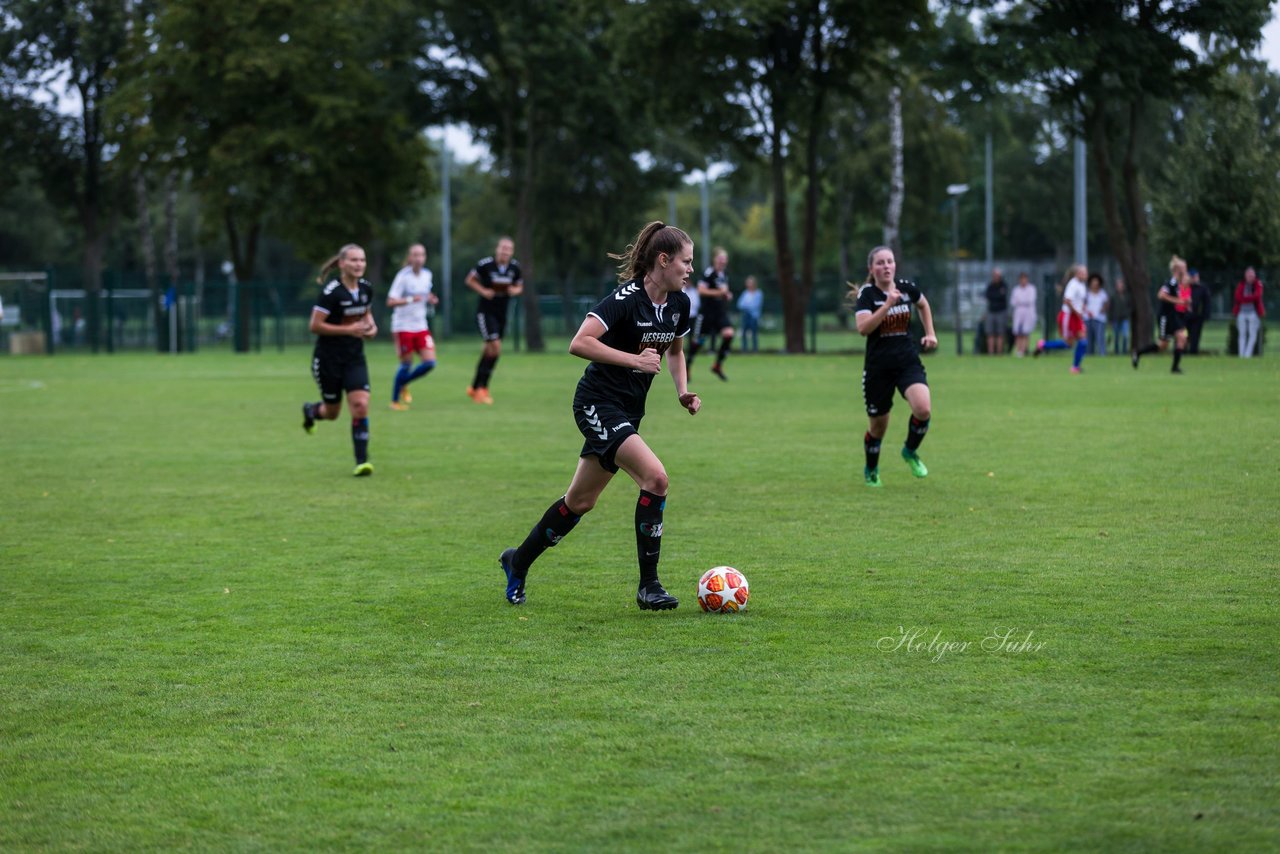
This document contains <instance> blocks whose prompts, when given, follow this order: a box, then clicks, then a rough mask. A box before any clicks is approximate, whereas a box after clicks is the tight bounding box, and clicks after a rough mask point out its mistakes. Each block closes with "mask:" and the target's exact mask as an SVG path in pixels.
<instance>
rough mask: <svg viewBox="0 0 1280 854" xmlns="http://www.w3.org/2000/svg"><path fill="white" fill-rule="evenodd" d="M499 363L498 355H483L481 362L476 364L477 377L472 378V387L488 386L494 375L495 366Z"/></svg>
mask: <svg viewBox="0 0 1280 854" xmlns="http://www.w3.org/2000/svg"><path fill="white" fill-rule="evenodd" d="M496 364H498V358H497V357H496V356H493V357H490V356H481V357H480V362H479V364H477V365H476V378H475V379H474V380H472V382H471V387H472V388H488V387H489V377H491V376H493V366H494V365H496Z"/></svg>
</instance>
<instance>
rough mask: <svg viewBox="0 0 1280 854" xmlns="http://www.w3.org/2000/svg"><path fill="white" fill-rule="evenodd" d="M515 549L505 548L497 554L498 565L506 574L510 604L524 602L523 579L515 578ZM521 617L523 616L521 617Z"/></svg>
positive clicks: (521, 603)
mask: <svg viewBox="0 0 1280 854" xmlns="http://www.w3.org/2000/svg"><path fill="white" fill-rule="evenodd" d="M515 557H516V550H515V549H505V550H503V552H502V554H501V555H499V556H498V565H499V566H501V567H502V571H503V572H505V573H506V574H507V601H508V602H510V603H511V604H512V605H523V604H524V579H523V578H516V570H515V563H514V561H515ZM521 619H523V617H522V618H521Z"/></svg>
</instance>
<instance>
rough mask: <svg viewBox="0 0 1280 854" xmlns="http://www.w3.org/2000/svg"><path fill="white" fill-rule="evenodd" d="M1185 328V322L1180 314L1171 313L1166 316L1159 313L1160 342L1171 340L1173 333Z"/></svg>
mask: <svg viewBox="0 0 1280 854" xmlns="http://www.w3.org/2000/svg"><path fill="white" fill-rule="evenodd" d="M1186 328H1187V321H1186V320H1185V319H1184V318H1183V316H1182V315H1181V314H1179V313H1178V312H1176V311H1171V312H1169V313H1168V314H1165V313H1164V312H1161V313H1160V335H1159V338H1160V340H1161V341H1167V340H1168V339H1170V338H1172V337H1173V335H1174V333H1175V332H1181V331H1182V330H1184V329H1186Z"/></svg>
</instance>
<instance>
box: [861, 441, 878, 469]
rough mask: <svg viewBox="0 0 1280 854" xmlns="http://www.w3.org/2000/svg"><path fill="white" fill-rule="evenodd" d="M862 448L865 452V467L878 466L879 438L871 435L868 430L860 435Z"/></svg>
mask: <svg viewBox="0 0 1280 854" xmlns="http://www.w3.org/2000/svg"><path fill="white" fill-rule="evenodd" d="M862 449H863V450H864V451H866V452H867V468H869V469H871V470H873V471H874V470H875V469H877V468H879V466H880V440H879V439H877V438H876V437H875V436H872V435H871V433H870V431H868V432H867V434H866V435H865V436H863V437H862Z"/></svg>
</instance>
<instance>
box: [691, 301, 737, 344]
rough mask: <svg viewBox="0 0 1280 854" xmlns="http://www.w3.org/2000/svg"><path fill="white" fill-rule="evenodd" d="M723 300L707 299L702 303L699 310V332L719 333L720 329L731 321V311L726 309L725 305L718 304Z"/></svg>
mask: <svg viewBox="0 0 1280 854" xmlns="http://www.w3.org/2000/svg"><path fill="white" fill-rule="evenodd" d="M720 302H722V301H721V300H707V301H706V302H704V303H703V304H702V308H701V309H700V310H699V311H698V323H700V324H702V325H701V326H700V327H699V332H700V333H701V334H702V335H719V334H720V330H721V329H724V328H725V327H726V326H731V325H732V324H730V323H729V312H727V311H725V310H724V306H723V305H716V304H715V303H720Z"/></svg>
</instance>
